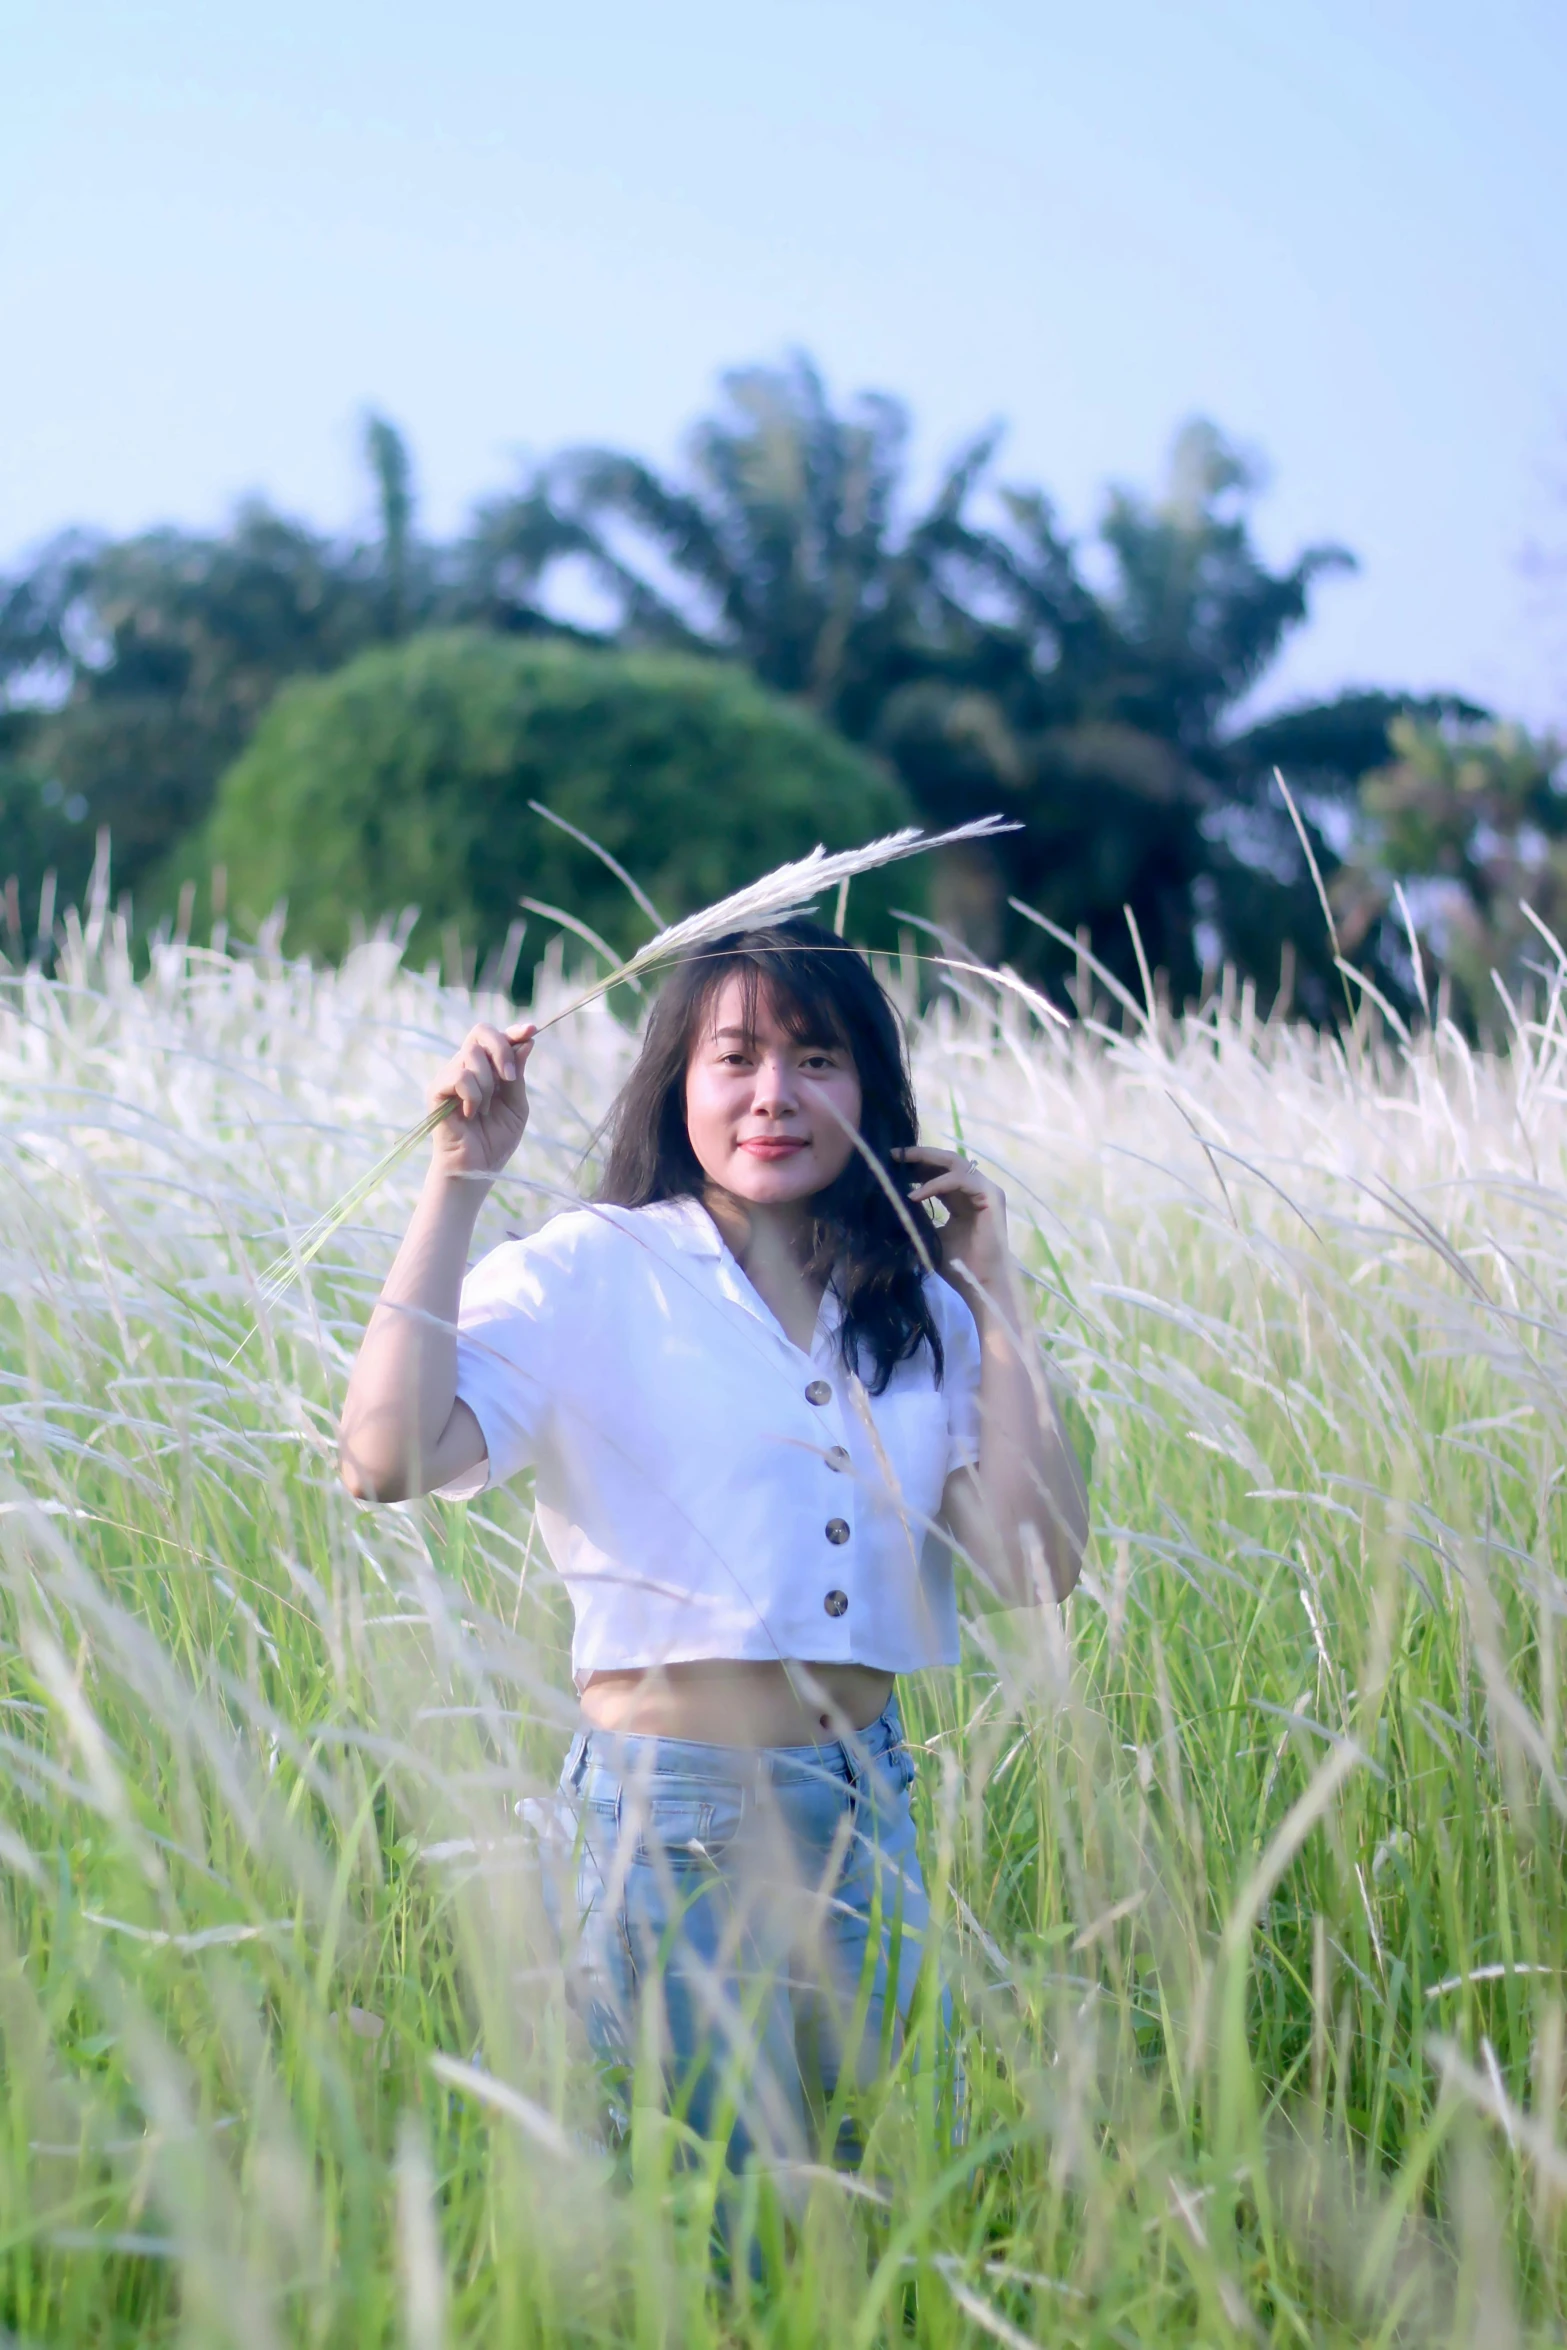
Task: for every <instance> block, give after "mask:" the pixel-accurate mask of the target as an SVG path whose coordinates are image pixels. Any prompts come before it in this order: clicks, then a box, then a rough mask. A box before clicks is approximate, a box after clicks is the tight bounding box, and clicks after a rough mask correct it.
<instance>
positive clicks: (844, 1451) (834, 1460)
mask: <svg viewBox="0 0 1567 2350" xmlns="http://www.w3.org/2000/svg"><path fill="white" fill-rule="evenodd" d="M827 1466H828V1468H829V1469H836V1470H837V1471H838V1474H839V1475H840V1476H842V1474H843V1472H844V1470H845V1469H846V1468H848V1466H849V1449H848V1446H847V1445H843V1444H835V1445H834V1446H833V1448H832V1450H831V1452H829V1453H828V1455H827Z"/></svg>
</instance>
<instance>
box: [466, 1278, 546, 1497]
mask: <svg viewBox="0 0 1567 2350" xmlns="http://www.w3.org/2000/svg"><path fill="white" fill-rule="evenodd" d="M564 1281H565V1270H564V1268H563V1267H562V1266H561V1265H560V1264H559V1262H557V1261H556V1259H555V1254H554V1252H553V1251H551V1250H550V1249H549V1248H548V1246H547V1245H545V1244H543V1236H542V1235H539V1234H536V1235H535V1236H534V1237H533V1238H532V1239H531V1240H510V1241H503V1242H502V1244H501V1246H500V1247H499V1248H494V1249H491V1251H490V1253H489V1255H488V1256H485V1257H481V1258H480V1259H479V1262H478V1263H477V1264H476V1265H473V1266H471V1267H470V1268H469V1271H468V1273H467V1276H466V1278H465V1279H464V1281H463V1285H462V1303H461V1305H460V1306H459V1308H458V1313H457V1394H458V1397H459V1399H460V1401H461V1402H463V1403H465V1404H466V1405H467V1406H468V1408H469V1410H470V1411H471V1412H472V1414H473V1416H474V1418H475V1419H476V1420H477V1421H478V1423H479V1429H480V1433H481V1434H482V1435H483V1438H484V1448H485V1452H486V1454H487V1456H488V1460H487V1464H486V1465H482V1466H481V1467H479V1468H478V1469H473V1470H469V1471H468V1472H467V1474H466V1475H464V1476H462V1477H455V1478H453V1480H452V1482H451V1483H450V1484H449V1485H443V1486H442V1487H441V1491H442V1493H443V1494H444V1495H445V1496H446V1498H447V1499H448V1500H450V1501H464V1500H467V1499H468V1498H469V1496H470V1495H472V1494H475V1493H482V1492H483V1491H484V1489H485V1487H486V1486H487V1485H503V1484H504V1483H505V1482H506V1480H507V1478H508V1477H515V1476H516V1475H517V1473H518V1471H519V1470H521V1469H527V1468H531V1467H532V1466H533V1464H534V1462H535V1461H536V1460H537V1458H538V1450H539V1445H540V1442H541V1441H542V1439H543V1436H544V1433H545V1430H546V1427H547V1425H548V1422H549V1417H550V1408H551V1398H552V1395H553V1393H554V1387H555V1380H554V1376H553V1372H554V1355H555V1349H556V1340H557V1335H558V1331H559V1326H560V1321H561V1311H560V1309H561V1295H560V1292H561V1289H562V1287H563V1284H564Z"/></svg>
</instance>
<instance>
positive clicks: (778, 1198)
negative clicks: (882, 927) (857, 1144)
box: [686, 974, 860, 1207]
mask: <svg viewBox="0 0 1567 2350" xmlns="http://www.w3.org/2000/svg"><path fill="white" fill-rule="evenodd" d="M745 992H746V991H745V987H744V985H743V983H742V981H741V980H740V978H739V977H738V976H737V975H734V974H731V975H730V977H729V978H728V979H726V980H725V981H724V984H723V986H722V987H721V988H719V989H718V990H717V991H716V993H715V994H714V997H713V1000H712V1003H711V1005H710V1007H709V1009H708V1012H707V1016H706V1020H705V1023H704V1026H703V1028H702V1029H701V1031H700V1032H699V1034H698V1037H697V1041H696V1043H695V1045H694V1046H693V1047H692V1051H691V1058H690V1060H689V1061H688V1062H687V1064H686V1130H687V1132H688V1133H689V1135H690V1137H691V1148H692V1150H693V1151H694V1152H695V1153H696V1157H697V1161H698V1164H699V1165H700V1166H701V1169H702V1172H703V1173H704V1174H705V1175H706V1176H707V1178H708V1180H709V1181H710V1182H712V1183H716V1184H718V1185H719V1186H720V1187H721V1188H722V1189H723V1190H725V1191H727V1192H731V1193H733V1195H734V1196H735V1198H737V1199H743V1200H748V1201H750V1202H751V1203H752V1205H753V1206H757V1207H762V1206H771V1207H782V1206H788V1205H790V1204H792V1203H793V1202H794V1201H796V1200H807V1199H809V1198H811V1196H812V1195H813V1193H815V1192H818V1191H825V1190H826V1188H827V1186H828V1184H829V1183H832V1182H835V1181H836V1179H837V1178H838V1176H840V1175H841V1174H842V1173H843V1170H844V1168H845V1167H846V1166H847V1165H848V1163H849V1159H850V1156H851V1154H852V1152H853V1150H854V1141H853V1137H854V1135H855V1134H856V1133H858V1131H859V1124H860V1078H859V1072H858V1070H857V1069H856V1068H855V1066H854V1058H853V1055H852V1054H851V1053H850V1052H849V1051H848V1049H847V1048H846V1047H845V1046H843V1045H838V1044H802V1043H800V1041H799V1040H798V1039H797V1038H796V1037H793V1036H791V1035H790V1034H789V1032H788V1030H787V1029H786V1028H784V1027H782V1026H781V1025H780V1024H779V1022H778V1020H777V1018H776V1016H775V1015H774V1012H773V1008H772V1005H771V1004H770V1003H769V1001H768V996H767V990H766V988H765V987H762V988H758V990H757V994H756V1018H755V1022H754V1026H753V1028H752V1030H751V1032H750V1033H749V1034H748V1033H747V1029H746V1017H745Z"/></svg>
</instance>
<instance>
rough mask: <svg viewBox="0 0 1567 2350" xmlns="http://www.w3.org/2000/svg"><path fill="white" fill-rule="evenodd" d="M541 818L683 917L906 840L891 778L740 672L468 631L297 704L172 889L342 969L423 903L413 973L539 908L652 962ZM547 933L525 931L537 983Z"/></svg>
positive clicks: (387, 651)
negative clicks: (280, 926) (800, 871)
mask: <svg viewBox="0 0 1567 2350" xmlns="http://www.w3.org/2000/svg"><path fill="white" fill-rule="evenodd" d="M530 800H538V801H540V802H542V803H543V804H544V805H545V806H547V807H549V808H551V809H553V810H554V811H555V813H556V814H557V815H559V816H561V817H563V818H565V820H566V821H567V822H568V823H570V824H574V825H575V826H577V827H578V829H579V830H581V831H583V832H586V833H588V834H590V835H591V836H592V838H593V839H594V840H596V841H598V842H600V843H601V844H602V846H603V847H604V848H606V849H608V850H609V851H610V852H611V854H612V855H614V856H616V857H618V858H619V859H620V861H621V862H622V864H624V865H625V866H626V867H627V869H628V870H629V871H630V872H631V873H632V874H633V875H634V876H635V878H636V879H637V881H638V882H639V883H640V884H641V885H642V887H643V888H644V889H645V890H646V891H647V893H648V895H649V896H650V897H651V898H652V899H653V900H654V902H655V903H656V904H657V906H658V908H659V910H660V912H661V913H662V914H663V915H664V916H665V917H666V919H671V920H672V919H674V918H675V917H677V916H679V915H680V914H682V913H685V912H689V911H691V910H692V909H693V908H695V907H696V906H698V905H701V904H705V903H708V902H710V901H711V900H712V899H714V898H716V897H719V896H722V895H723V894H724V893H725V892H726V891H728V890H730V889H733V888H736V887H738V886H739V885H740V884H741V883H742V882H744V881H747V880H750V879H752V878H754V877H755V876H756V875H757V874H759V873H762V872H764V871H766V870H767V869H768V868H769V867H771V866H774V865H777V864H779V863H781V862H782V861H783V860H784V859H785V858H787V857H793V856H798V855H801V854H803V853H804V852H805V851H806V850H808V849H809V848H811V847H812V846H813V844H814V843H815V842H817V841H818V840H821V841H825V842H826V843H827V845H828V846H829V847H835V846H836V847H843V846H847V845H849V844H851V843H854V842H857V841H861V840H865V839H867V838H869V837H871V836H872V835H874V834H876V833H880V832H885V831H887V830H889V829H891V828H892V827H894V826H896V825H898V824H902V823H906V822H907V821H908V820H909V816H908V804H907V802H906V800H905V799H904V797H903V794H902V791H901V789H900V787H899V786H898V785H897V783H896V782H894V781H893V780H892V778H891V777H890V776H889V775H887V774H886V773H885V772H884V771H883V770H882V769H881V768H879V767H878V766H877V765H875V764H874V763H873V762H872V761H870V760H869V759H867V758H866V757H865V756H864V755H863V754H861V753H859V752H857V751H855V750H853V749H851V748H850V747H849V746H848V745H847V744H846V743H844V741H843V740H842V738H841V737H839V736H837V735H835V734H832V733H830V732H829V731H828V729H827V728H826V727H824V726H822V725H821V724H819V723H818V722H817V721H816V720H815V719H814V718H812V717H811V716H810V714H809V713H808V712H806V711H804V710H802V709H801V708H800V707H799V706H798V705H797V704H794V703H791V702H789V701H786V700H784V699H783V698H782V697H781V696H779V695H776V694H773V693H769V692H768V691H767V690H766V689H765V688H763V687H761V686H759V685H757V684H756V683H755V682H754V681H753V680H752V679H751V678H749V677H747V676H746V675H745V674H744V673H743V672H742V671H740V670H738V669H732V668H729V667H727V666H725V665H723V664H721V663H719V662H715V661H707V660H702V659H693V658H688V657H685V656H676V655H670V654H655V653H617V652H609V651H597V650H592V649H589V648H584V647H581V646H577V645H569V644H560V643H538V642H523V641H519V640H517V639H515V638H506V637H496V636H487V635H481V634H478V633H477V632H469V631H456V630H454V631H450V632H445V633H441V634H432V635H428V636H422V637H415V638H412V639H410V640H409V641H407V642H406V643H403V644H400V645H395V646H387V647H384V648H381V649H378V650H376V651H373V652H368V653H364V654H362V655H360V656H359V657H358V658H357V659H356V660H354V661H351V662H350V663H348V665H347V666H346V667H345V668H343V669H340V670H338V671H336V672H335V673H334V674H333V675H331V676H329V677H323V678H310V679H302V680H300V681H299V682H297V683H295V684H291V685H288V686H286V687H285V688H284V689H283V690H282V692H281V693H280V694H279V695H278V697H277V699H276V701H275V702H274V703H273V704H272V706H271V708H270V709H269V710H268V712H267V714H266V716H265V717H264V718H263V720H262V722H261V724H260V726H259V727H258V729H257V731H256V734H255V736H254V738H253V740H252V741H251V743H250V744H249V746H248V747H247V749H246V750H245V751H244V752H243V754H242V755H241V756H240V758H239V759H238V760H237V761H236V762H235V764H234V765H233V766H232V767H231V768H230V769H229V771H228V773H227V774H226V775H225V776H224V778H223V780H222V783H221V784H220V786H219V790H218V797H217V801H216V804H215V806H214V809H213V813H212V815H211V817H210V819H209V820H208V822H207V824H206V825H205V826H204V827H203V828H202V830H201V832H200V833H199V834H198V835H197V836H196V838H195V840H194V841H193V842H192V843H191V844H190V845H189V846H187V847H186V848H185V849H184V850H183V851H182V852H181V853H180V855H179V858H178V860H177V863H176V866H175V867H174V869H173V872H174V875H175V876H177V875H179V874H185V873H188V874H190V875H191V876H192V877H193V878H198V879H204V878H205V874H206V871H207V870H208V869H209V868H210V867H211V866H212V865H213V864H222V865H224V866H225V867H226V868H227V871H228V880H229V903H230V907H231V909H232V910H233V912H234V913H235V915H236V916H237V917H238V918H239V919H240V920H241V921H242V922H244V921H247V920H249V921H255V920H257V919H259V918H260V917H261V916H263V915H265V914H266V913H267V912H268V911H269V910H270V909H271V907H272V906H273V905H274V904H275V903H276V901H277V900H278V899H280V898H286V899H287V900H288V924H287V931H286V939H287V943H288V944H289V945H291V946H293V947H296V948H301V947H302V948H309V949H311V950H313V951H314V952H316V953H318V954H321V955H324V956H328V957H332V956H337V955H339V954H341V952H342V951H343V949H344V948H346V947H347V946H348V945H349V944H350V941H351V939H352V936H353V933H354V930H355V928H356V925H357V924H358V923H359V922H373V921H375V920H376V919H377V918H378V917H380V916H382V915H384V914H392V915H396V914H397V913H399V912H400V910H401V909H402V908H403V907H405V906H417V907H418V908H419V919H418V922H417V924H416V926H415V929H414V932H413V936H412V940H411V952H412V954H413V956H414V958H415V960H418V959H419V958H420V957H421V956H424V955H428V954H429V953H431V952H433V951H435V950H436V949H437V948H438V947H439V946H440V945H441V943H442V940H443V935H444V937H445V939H446V940H447V941H449V940H450V936H451V928H452V926H453V925H455V926H456V929H457V932H458V934H459V935H460V938H461V941H462V945H463V948H464V951H465V953H466V954H467V955H468V956H469V957H470V958H471V957H473V956H475V955H476V956H477V958H478V959H479V961H480V962H481V963H482V961H483V959H484V958H485V957H486V956H487V955H488V954H490V953H491V952H492V951H493V950H494V949H495V948H497V947H498V946H499V945H500V943H501V942H502V941H503V940H504V938H505V936H506V932H507V928H508V926H509V925H510V923H511V922H512V921H513V920H514V919H515V918H516V916H517V912H518V900H519V898H520V897H523V896H529V897H534V898H539V899H542V900H545V901H548V902H549V903H552V904H555V905H559V906H562V907H565V908H567V909H568V910H569V911H570V912H571V913H573V914H574V915H576V916H578V917H579V918H580V919H581V920H583V921H585V922H587V923H588V924H590V925H591V926H592V927H593V928H594V929H595V930H598V931H599V932H601V933H602V934H603V935H604V936H605V937H606V938H607V939H608V940H609V941H610V942H611V943H612V944H613V945H615V946H616V947H617V948H622V949H626V950H629V949H630V948H631V947H633V946H635V945H638V944H640V943H641V941H642V940H643V939H644V938H645V937H646V936H647V929H648V925H647V921H646V918H645V917H644V916H643V915H642V914H640V913H639V912H638V910H637V908H636V906H635V905H634V904H633V902H632V900H631V898H630V896H629V894H628V893H627V892H626V890H625V889H624V888H623V887H622V886H621V884H620V883H619V882H618V881H616V880H615V879H614V877H613V876H612V875H611V874H610V873H609V872H607V871H606V869H605V867H604V866H603V865H602V864H601V863H600V862H599V860H598V859H597V858H595V857H594V856H592V855H591V854H590V853H589V852H588V851H587V850H586V849H583V848H580V847H579V846H578V845H577V843H576V842H575V841H573V840H571V839H569V838H568V837H567V836H566V835H565V834H564V833H563V832H561V831H560V830H558V829H557V828H556V827H555V826H553V825H551V824H549V823H547V822H546V821H545V820H544V819H543V818H542V817H540V816H538V815H537V814H535V813H534V812H533V810H532V809H530V807H529V805H528V803H529V801H530ZM916 887H917V882H916V881H915V880H914V878H913V877H912V876H911V875H910V874H909V873H908V871H907V870H901V871H900V872H899V873H898V874H897V876H896V878H895V880H894V881H893V882H892V883H890V884H889V883H888V882H887V881H885V880H883V879H882V877H881V876H872V877H871V878H870V879H868V880H867V881H866V882H865V883H863V884H857V885H856V889H857V893H859V894H857V895H856V898H855V900H854V901H853V904H852V908H851V911H852V914H853V917H854V920H853V923H852V925H851V927H852V928H853V929H854V931H855V934H856V935H857V936H861V937H864V936H867V935H871V934H872V932H873V931H879V932H880V933H881V934H883V935H885V934H886V933H887V930H888V924H887V918H886V908H887V905H888V901H889V898H890V899H892V900H894V901H896V902H900V903H903V902H907V898H908V895H909V893H910V892H911V891H912V890H913V889H915V888H916ZM868 925H869V926H870V928H869V929H868V927H867V926H868ZM549 935H550V926H549V925H548V923H547V922H542V921H538V920H533V921H530V923H529V929H528V938H527V944H526V951H525V953H524V955H523V958H522V961H523V965H524V967H527V966H529V965H531V964H532V962H533V961H535V960H536V958H537V955H538V954H539V952H541V951H542V948H543V945H544V943H545V940H546V939H547V938H548V936H549Z"/></svg>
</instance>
